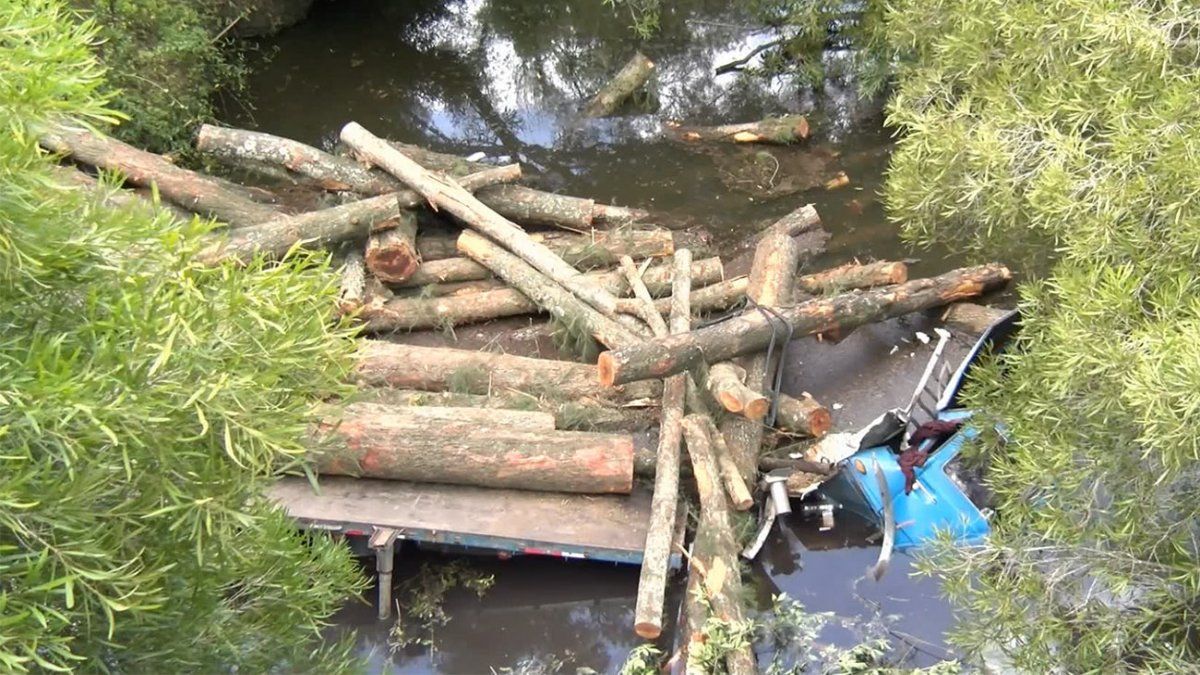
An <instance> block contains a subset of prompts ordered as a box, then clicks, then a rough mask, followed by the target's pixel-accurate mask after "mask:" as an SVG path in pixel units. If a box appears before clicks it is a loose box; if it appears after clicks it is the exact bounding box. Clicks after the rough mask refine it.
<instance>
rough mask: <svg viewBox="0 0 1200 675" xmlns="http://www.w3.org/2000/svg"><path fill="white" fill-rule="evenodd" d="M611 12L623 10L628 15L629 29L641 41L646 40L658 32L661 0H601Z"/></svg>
mask: <svg viewBox="0 0 1200 675" xmlns="http://www.w3.org/2000/svg"><path fill="white" fill-rule="evenodd" d="M603 2H604V4H606V5H608V6H609V7H610V8H612V9H613V11H618V10H622V9H623V10H625V12H627V13H628V14H629V20H630V22H631V23H630V24H629V29H630V30H632V31H633V32H634V33H635V34H637V36H638V37H640V38H642V39H643V40H648V39H650V38H652V37H654V35H655V34H656V33H658V30H659V24H660V22H661V20H662V0H603Z"/></svg>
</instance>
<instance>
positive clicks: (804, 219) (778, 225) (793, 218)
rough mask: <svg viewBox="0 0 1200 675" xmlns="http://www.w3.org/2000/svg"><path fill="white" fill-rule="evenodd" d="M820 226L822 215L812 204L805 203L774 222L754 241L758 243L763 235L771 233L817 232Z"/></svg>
mask: <svg viewBox="0 0 1200 675" xmlns="http://www.w3.org/2000/svg"><path fill="white" fill-rule="evenodd" d="M820 227H821V216H820V214H818V213H817V209H816V208H815V207H813V205H812V204H805V205H804V206H801V207H800V208H798V209H796V210H794V211H792V212H791V213H788V214H787V215H785V216H784V217H782V218H780V219H779V220H777V221H775V222H774V223H772V224H771V226H770V227H768V228H767V229H765V230H763V231H762V232H760V233H759V234H758V236H756V237H755V239H754V242H755V244H757V243H758V241H759V240H761V239H762V238H763V237H766V236H767V235H771V234H784V235H787V236H789V237H798V236H800V235H802V234H804V233H806V232H815V231H816V230H818V229H820Z"/></svg>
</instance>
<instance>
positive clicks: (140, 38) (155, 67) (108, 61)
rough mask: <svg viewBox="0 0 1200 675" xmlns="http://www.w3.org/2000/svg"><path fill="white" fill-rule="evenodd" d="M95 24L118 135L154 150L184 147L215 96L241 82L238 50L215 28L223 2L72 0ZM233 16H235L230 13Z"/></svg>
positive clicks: (224, 11)
mask: <svg viewBox="0 0 1200 675" xmlns="http://www.w3.org/2000/svg"><path fill="white" fill-rule="evenodd" d="M75 4H76V6H77V7H79V8H80V9H81V10H84V11H85V12H87V14H88V15H89V16H91V17H92V18H93V20H94V21H95V22H96V25H97V26H98V28H99V34H98V36H99V37H100V39H101V40H100V41H99V42H98V43H97V54H98V55H99V57H100V60H101V62H102V63H103V64H104V65H105V66H106V67H107V69H108V73H109V76H108V84H109V85H110V86H112V87H113V88H114V89H115V90H117V91H118V96H117V98H116V100H115V101H114V106H115V108H116V109H117V110H119V111H121V112H122V113H124V115H125V116H126V118H127V121H126V122H125V124H123V125H121V126H120V127H119V128H118V129H117V132H116V133H117V135H118V136H120V137H121V138H122V139H123V140H125V141H127V142H129V143H132V144H134V145H136V146H138V147H141V148H147V149H150V150H153V151H156V152H164V151H174V152H179V151H186V150H188V149H190V148H191V145H192V133H193V131H194V130H195V128H196V126H197V125H198V124H199V123H201V122H208V121H212V119H213V115H214V110H213V104H214V101H215V100H216V99H217V98H218V97H236V96H237V95H239V94H240V92H241V90H242V87H243V86H244V80H245V76H246V65H245V60H244V58H243V55H242V53H241V52H240V51H239V49H238V48H235V45H234V44H233V43H232V41H231V40H229V39H227V37H226V35H224V34H223V31H225V30H226V29H227V28H228V27H229V26H230V22H231V21H232V18H231V15H235V13H234V12H233V11H232V10H231V5H232V3H230V2H227V1H226V0H208V1H206V2H193V1H191V0H76V2H75ZM235 16H236V15H235Z"/></svg>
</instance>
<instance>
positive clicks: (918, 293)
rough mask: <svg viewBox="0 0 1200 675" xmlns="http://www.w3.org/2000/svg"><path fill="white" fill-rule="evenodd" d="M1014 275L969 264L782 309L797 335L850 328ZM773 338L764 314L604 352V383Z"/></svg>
mask: <svg viewBox="0 0 1200 675" xmlns="http://www.w3.org/2000/svg"><path fill="white" fill-rule="evenodd" d="M1011 278H1012V273H1011V272H1010V271H1009V270H1008V268H1006V267H1004V266H1003V265H1000V264H997V263H993V264H990V265H981V266H977V267H967V268H963V269H959V270H955V271H953V272H948V273H946V274H943V275H940V276H937V277H933V278H931V279H917V280H915V281H909V282H907V283H904V284H900V285H898V286H893V287H888V288H882V289H878V290H873V291H856V292H851V293H843V294H841V295H836V296H833V297H831V298H817V299H814V300H809V301H807V302H802V303H800V304H797V305H793V306H790V307H779V308H776V309H778V310H779V312H780V314H781V315H782V317H783V318H784V319H785V320H786V321H787V322H788V324H789V325H790V326H791V327H792V337H793V338H797V337H801V336H804V335H812V334H816V333H824V332H829V331H839V332H841V333H843V334H844V333H848V332H849V331H851V330H853V329H855V328H857V327H859V326H861V325H863V324H867V323H872V322H876V321H882V320H884V319H888V318H891V317H894V316H902V315H904V314H909V313H912V312H917V311H921V310H924V309H929V308H931V307H938V306H941V305H945V304H949V303H951V302H956V301H958V300H964V299H967V298H973V297H976V296H979V295H982V294H983V293H986V292H988V291H991V290H994V289H997V288H1000V287H1001V286H1003V285H1004V284H1006V283H1008V281H1009V280H1010V279H1011ZM770 340H771V326H770V324H769V323H768V321H767V319H766V318H765V317H764V316H762V315H761V313H759V312H747V313H745V314H743V315H742V316H740V317H736V318H733V319H729V320H728V321H724V322H722V323H719V324H716V325H713V326H709V327H707V328H701V329H699V330H695V331H692V332H690V333H687V334H684V335H670V336H667V337H666V338H656V339H653V340H648V341H646V342H643V343H641V344H636V345H632V346H630V347H624V348H621V349H619V350H616V351H610V352H605V353H603V354H601V355H600V361H599V364H598V365H599V374H600V382H601V384H605V385H612V384H624V383H626V382H633V381H635V380H643V379H653V378H661V377H665V376H668V375H671V374H674V373H678V372H682V371H684V370H686V369H687V368H688V366H689V364H690V363H691V362H693V361H696V360H701V359H702V360H705V361H712V362H716V361H722V360H727V359H730V358H733V357H735V356H739V355H742V354H749V353H752V352H755V351H757V350H760V349H763V348H765V347H766V346H767V343H768V342H770Z"/></svg>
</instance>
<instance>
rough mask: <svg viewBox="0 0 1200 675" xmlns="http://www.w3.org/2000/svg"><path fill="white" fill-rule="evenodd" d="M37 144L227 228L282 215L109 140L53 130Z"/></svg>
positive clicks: (240, 191) (230, 187)
mask: <svg viewBox="0 0 1200 675" xmlns="http://www.w3.org/2000/svg"><path fill="white" fill-rule="evenodd" d="M39 142H40V143H41V145H42V147H44V148H46V149H47V150H49V151H51V152H55V153H59V154H62V155H66V156H68V157H70V158H71V159H73V160H75V161H77V162H80V163H82V164H88V165H90V166H94V167H96V168H98V169H106V170H108V171H115V172H117V173H120V174H121V175H122V176H124V178H125V180H126V181H127V182H128V183H130V184H132V185H137V186H141V187H151V186H156V187H157V189H158V193H159V194H160V195H162V197H163V198H164V199H167V200H169V201H171V202H173V203H175V204H178V205H179V206H182V207H183V208H185V209H187V210H189V211H193V212H195V213H200V214H203V215H206V216H210V217H212V218H216V219H217V220H220V221H223V222H226V223H228V224H229V225H231V226H233V227H242V226H246V225H254V224H257V223H261V222H264V221H267V220H271V219H272V218H277V217H279V216H280V215H282V212H281V211H280V210H279V209H277V208H275V207H273V206H269V205H266V204H260V203H258V202H256V201H254V200H253V199H251V198H250V197H248V196H247V189H246V188H243V187H241V186H238V185H234V184H233V183H230V182H228V181H223V180H220V179H218V178H213V177H212V176H205V175H203V174H199V173H196V172H195V171H189V170H187V169H181V168H180V167H177V166H175V165H174V164H172V163H170V162H168V161H167V160H166V159H164V158H163V157H162V156H160V155H156V154H154V153H151V152H146V151H145V150H139V149H137V148H135V147H133V146H132V145H129V144H127V143H122V142H121V141H118V140H116V139H114V138H108V137H106V136H99V135H97V134H93V133H92V132H90V131H83V130H78V129H65V128H59V129H56V130H54V131H52V132H48V133H45V134H43V135H42V137H41V139H40V141H39Z"/></svg>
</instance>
